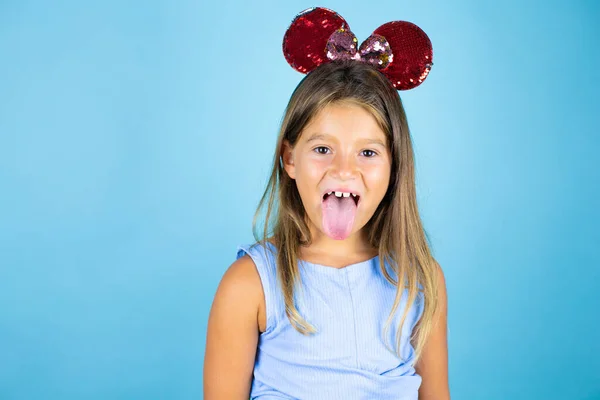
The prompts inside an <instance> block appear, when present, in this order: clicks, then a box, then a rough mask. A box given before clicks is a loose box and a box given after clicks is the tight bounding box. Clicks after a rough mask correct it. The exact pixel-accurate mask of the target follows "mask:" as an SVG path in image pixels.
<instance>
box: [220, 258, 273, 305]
mask: <svg viewBox="0 0 600 400" xmlns="http://www.w3.org/2000/svg"><path fill="white" fill-rule="evenodd" d="M217 294H218V295H219V296H220V297H222V298H224V299H226V300H227V301H228V302H231V303H239V306H240V307H241V308H245V309H254V308H256V311H257V312H258V305H259V301H260V298H261V297H262V296H263V292H262V285H261V281H260V276H259V274H258V271H257V270H256V266H255V264H254V261H253V260H252V258H251V257H250V256H249V255H248V254H245V255H243V256H241V257H240V258H238V259H237V260H235V261H234V262H233V263H232V264H231V265H230V266H229V267H228V268H227V270H226V271H225V273H224V274H223V277H222V278H221V282H220V283H219V286H218V288H217Z"/></svg>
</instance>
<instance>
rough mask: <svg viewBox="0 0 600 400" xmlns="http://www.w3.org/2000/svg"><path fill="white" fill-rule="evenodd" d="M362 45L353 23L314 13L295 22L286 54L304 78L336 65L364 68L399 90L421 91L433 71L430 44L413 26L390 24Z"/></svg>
mask: <svg viewBox="0 0 600 400" xmlns="http://www.w3.org/2000/svg"><path fill="white" fill-rule="evenodd" d="M357 44H358V40H357V39H356V37H355V36H354V34H353V33H352V31H351V30H350V27H349V26H348V23H347V22H346V21H345V20H344V19H343V18H342V17H341V16H340V15H339V14H337V13H336V12H335V11H332V10H329V9H327V8H323V7H312V8H308V9H306V10H304V11H302V12H300V13H299V14H297V15H296V17H295V18H294V19H293V20H292V22H291V24H290V26H289V27H288V29H287V30H286V32H285V35H284V38H283V54H284V56H285V58H286V60H287V62H288V63H289V64H290V65H291V66H292V67H293V68H294V69H296V70H297V71H299V72H302V73H308V72H310V71H312V70H313V69H315V68H316V67H317V66H319V65H321V64H322V63H325V62H329V61H332V60H339V59H343V60H348V59H351V60H356V61H358V62H365V63H368V64H369V65H372V66H373V67H375V68H377V69H379V70H380V71H381V72H382V73H383V74H384V75H385V76H386V77H388V78H389V80H390V82H391V83H392V85H393V86H394V87H395V88H396V89H398V90H408V89H412V88H414V87H417V86H419V85H420V84H421V83H423V81H424V80H425V79H426V78H427V76H428V74H429V71H430V70H431V67H432V66H433V49H432V46H431V41H430V40H429V37H428V36H427V35H426V34H425V32H423V30H421V29H420V28H419V27H418V26H417V25H415V24H413V23H411V22H407V21H392V22H388V23H385V24H383V25H381V26H380V27H379V28H377V29H375V31H373V34H372V35H370V36H369V37H368V38H367V39H366V40H365V41H364V42H362V43H361V45H360V46H357Z"/></svg>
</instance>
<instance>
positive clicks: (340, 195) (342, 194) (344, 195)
mask: <svg viewBox="0 0 600 400" xmlns="http://www.w3.org/2000/svg"><path fill="white" fill-rule="evenodd" d="M331 193H334V192H329V193H327V194H328V195H330V194H331ZM350 195H352V197H356V195H355V194H354V193H348V192H335V196H336V197H350Z"/></svg>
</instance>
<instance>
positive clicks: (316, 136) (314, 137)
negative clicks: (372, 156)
mask: <svg viewBox="0 0 600 400" xmlns="http://www.w3.org/2000/svg"><path fill="white" fill-rule="evenodd" d="M331 137H332V136H331V135H327V134H325V133H315V134H313V135H312V136H311V137H310V138H308V140H307V141H306V143H309V142H312V141H314V140H319V139H327V138H331ZM362 141H364V142H367V143H369V144H378V145H380V146H382V147H385V144H384V143H383V142H382V141H381V140H379V139H372V138H365V139H363V140H362Z"/></svg>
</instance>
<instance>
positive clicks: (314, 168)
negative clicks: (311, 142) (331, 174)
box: [298, 157, 329, 180]
mask: <svg viewBox="0 0 600 400" xmlns="http://www.w3.org/2000/svg"><path fill="white" fill-rule="evenodd" d="M328 165H329V161H327V160H325V159H324V158H317V159H315V158H311V157H307V158H306V159H303V160H301V162H300V164H299V165H298V168H299V171H298V174H299V175H301V176H302V177H304V178H305V179H308V180H313V179H321V178H320V177H321V176H322V175H323V173H324V171H326V170H327V167H328Z"/></svg>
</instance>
